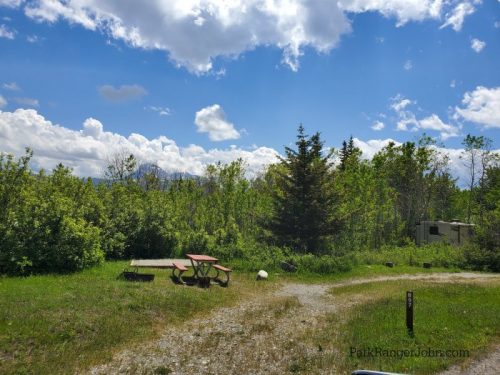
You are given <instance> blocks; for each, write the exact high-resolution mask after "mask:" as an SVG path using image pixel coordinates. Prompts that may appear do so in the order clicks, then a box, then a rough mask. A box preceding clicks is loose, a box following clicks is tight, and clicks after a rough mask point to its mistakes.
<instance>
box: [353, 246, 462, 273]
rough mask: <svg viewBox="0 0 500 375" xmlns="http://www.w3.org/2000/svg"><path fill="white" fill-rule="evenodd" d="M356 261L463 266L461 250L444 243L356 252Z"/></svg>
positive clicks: (448, 266)
mask: <svg viewBox="0 0 500 375" xmlns="http://www.w3.org/2000/svg"><path fill="white" fill-rule="evenodd" d="M354 254H355V258H356V261H357V262H359V263H361V264H385V263H386V262H393V263H394V264H396V265H408V266H416V265H419V266H421V265H422V264H423V263H424V262H429V263H432V265H433V266H434V267H445V268H457V267H461V266H463V265H464V264H465V259H464V255H463V249H462V248H458V247H454V246H450V245H447V244H444V243H432V244H428V245H425V246H420V247H418V246H416V245H414V244H407V245H406V246H402V247H394V246H383V247H381V248H380V249H373V250H366V251H361V252H356V253H354Z"/></svg>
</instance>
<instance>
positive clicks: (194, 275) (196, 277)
mask: <svg viewBox="0 0 500 375" xmlns="http://www.w3.org/2000/svg"><path fill="white" fill-rule="evenodd" d="M189 260H190V261H191V266H193V272H194V274H193V277H194V278H195V279H199V276H198V266H197V264H195V263H194V261H193V260H192V259H189Z"/></svg>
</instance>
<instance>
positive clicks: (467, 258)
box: [462, 243, 500, 272]
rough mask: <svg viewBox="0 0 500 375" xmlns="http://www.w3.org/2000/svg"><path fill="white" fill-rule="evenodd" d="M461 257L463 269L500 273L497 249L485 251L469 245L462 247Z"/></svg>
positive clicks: (499, 254)
mask: <svg viewBox="0 0 500 375" xmlns="http://www.w3.org/2000/svg"><path fill="white" fill-rule="evenodd" d="M463 255H464V261H463V264H462V267H463V268H470V269H473V270H476V271H493V272H500V252H499V251H498V249H496V250H495V249H493V250H490V249H485V248H481V247H480V246H479V245H477V244H474V243H471V244H467V245H466V246H464V248H463Z"/></svg>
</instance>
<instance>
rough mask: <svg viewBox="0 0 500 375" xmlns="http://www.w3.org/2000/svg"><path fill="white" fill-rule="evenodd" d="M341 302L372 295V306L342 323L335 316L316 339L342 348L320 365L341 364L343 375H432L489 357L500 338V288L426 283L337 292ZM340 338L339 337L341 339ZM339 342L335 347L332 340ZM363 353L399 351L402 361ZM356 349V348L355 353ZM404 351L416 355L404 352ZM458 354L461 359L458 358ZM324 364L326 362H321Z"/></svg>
mask: <svg viewBox="0 0 500 375" xmlns="http://www.w3.org/2000/svg"><path fill="white" fill-rule="evenodd" d="M410 289H412V290H413V291H414V301H415V305H414V306H415V310H414V316H415V324H414V333H413V335H412V334H409V333H408V331H407V330H406V326H405V291H406V290H410ZM331 292H332V293H333V294H334V295H336V296H337V297H339V298H341V297H342V296H346V297H347V298H356V296H359V297H361V296H362V295H365V296H366V295H368V296H370V298H371V299H374V301H372V302H368V303H366V304H363V305H359V306H358V307H355V308H354V309H352V310H351V311H349V312H348V313H347V315H346V316H344V317H342V318H340V317H338V316H331V317H330V319H329V321H328V323H327V328H326V329H325V330H324V332H321V333H317V334H316V336H315V337H314V340H317V342H319V343H320V345H323V346H329V345H330V346H331V345H333V346H335V347H338V348H341V350H342V352H341V353H340V355H339V354H338V353H337V354H336V355H335V356H331V357H330V358H329V359H326V360H325V358H322V360H321V361H317V363H316V365H317V366H320V367H324V366H328V364H332V363H333V362H335V364H336V366H337V368H338V369H339V370H340V372H341V373H344V372H345V373H348V372H349V371H352V370H354V369H360V368H365V369H372V370H379V371H390V372H402V373H411V374H432V373H435V372H437V371H440V370H444V369H445V368H446V367H447V366H449V365H450V364H453V363H458V362H462V361H464V360H467V357H466V354H467V353H468V354H469V355H470V356H471V357H475V356H478V355H479V354H481V353H483V352H484V351H485V350H487V348H488V347H489V346H490V345H491V344H492V343H493V342H496V341H498V340H499V338H500V337H499V336H500V285H499V284H498V282H497V283H491V284H489V285H486V284H484V285H473V284H462V285H460V284H433V283H429V282H427V283H425V282H415V281H413V282H410V281H393V282H383V283H372V284H363V285H353V286H346V287H343V288H335V289H333V290H332V291H331ZM335 333H336V334H335ZM333 336H336V339H335V340H333V341H334V342H332V337H333ZM351 348H356V349H358V350H363V349H369V348H380V349H382V350H396V351H399V353H398V352H395V355H396V356H398V355H399V356H401V358H397V357H396V358H395V357H387V356H383V355H374V356H370V354H368V355H365V356H363V355H361V356H359V355H358V353H359V352H354V353H352V354H351ZM428 348H431V349H433V350H462V351H466V352H464V353H461V354H460V353H448V354H450V355H452V356H446V353H445V354H444V355H445V356H444V357H440V356H439V357H436V356H435V357H432V358H428V357H424V356H423V355H421V356H418V355H414V356H412V355H411V351H412V350H413V351H414V352H418V351H419V350H420V352H422V351H425V350H427V349H428ZM353 350H354V349H353ZM404 350H407V351H410V352H406V353H404V352H402V351H404ZM457 355H458V356H457ZM460 356H462V357H460ZM320 362H321V363H320Z"/></svg>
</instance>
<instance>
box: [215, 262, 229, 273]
mask: <svg viewBox="0 0 500 375" xmlns="http://www.w3.org/2000/svg"><path fill="white" fill-rule="evenodd" d="M212 267H213V268H215V269H216V270H219V271H224V272H233V270H232V269H231V268H227V267H224V266H221V265H220V264H214V265H213V266H212Z"/></svg>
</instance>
